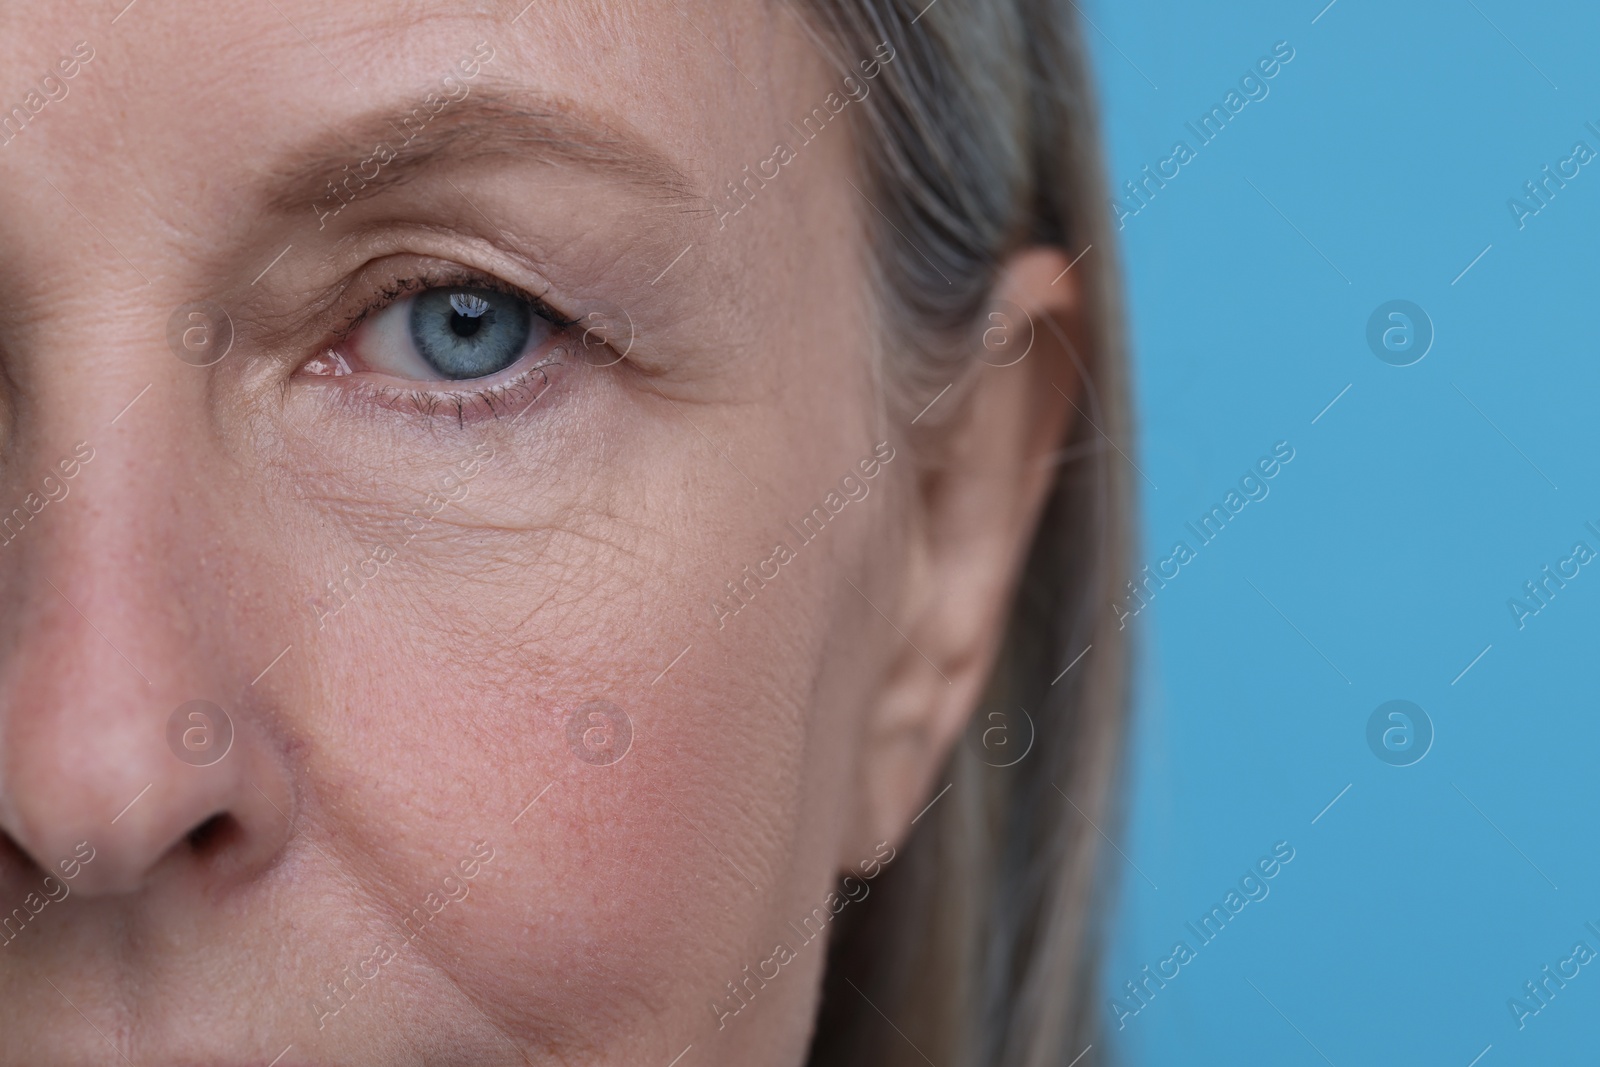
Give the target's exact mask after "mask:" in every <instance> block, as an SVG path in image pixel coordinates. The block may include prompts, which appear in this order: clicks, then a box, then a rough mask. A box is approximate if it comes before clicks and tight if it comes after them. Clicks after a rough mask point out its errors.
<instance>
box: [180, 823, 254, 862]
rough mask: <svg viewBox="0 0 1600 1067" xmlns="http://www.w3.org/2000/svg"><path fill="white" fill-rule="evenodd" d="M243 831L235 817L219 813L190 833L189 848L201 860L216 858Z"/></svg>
mask: <svg viewBox="0 0 1600 1067" xmlns="http://www.w3.org/2000/svg"><path fill="white" fill-rule="evenodd" d="M243 830H244V828H243V827H241V826H240V825H239V821H238V820H237V819H235V818H234V817H233V816H231V815H228V814H226V813H218V814H216V815H213V816H211V818H209V819H207V820H206V821H205V822H203V823H201V824H200V825H199V826H196V827H195V828H194V829H193V830H190V831H189V836H188V841H189V848H190V850H192V851H193V852H194V854H195V855H196V856H199V857H201V858H205V857H208V856H214V855H216V854H217V853H219V852H222V851H224V850H225V849H227V847H228V846H229V845H230V844H232V843H233V842H234V841H235V840H237V839H238V837H239V836H240V834H241V833H243Z"/></svg>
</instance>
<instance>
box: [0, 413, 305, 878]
mask: <svg viewBox="0 0 1600 1067" xmlns="http://www.w3.org/2000/svg"><path fill="white" fill-rule="evenodd" d="M145 399H146V400H148V399H150V398H148V397H147V398H145ZM163 406H164V405H162V404H160V403H152V404H150V406H149V410H147V411H146V412H144V413H143V414H145V415H146V419H145V420H144V421H143V423H137V422H129V423H127V424H121V425H118V426H110V427H107V428H106V429H105V430H104V431H102V434H101V437H100V439H99V440H98V441H93V442H91V441H90V440H89V436H90V434H88V433H85V432H80V433H79V434H78V435H77V436H75V437H73V438H72V439H66V438H62V437H53V438H52V439H51V440H50V441H49V442H47V443H45V444H42V445H40V446H39V447H37V448H35V449H32V450H31V451H33V452H34V453H35V454H33V455H28V456H21V457H15V463H14V466H15V470H16V471H17V472H18V475H19V477H18V478H16V479H12V480H13V481H20V483H21V485H20V486H18V487H17V488H14V489H12V493H13V494H14V495H15V494H18V493H20V494H21V496H20V500H21V501H22V509H23V511H24V512H27V513H28V518H27V521H26V522H25V523H22V522H20V520H19V519H18V517H17V516H15V515H9V514H8V513H7V512H5V511H0V576H3V583H4V584H3V589H4V598H5V602H6V606H7V611H6V612H5V615H6V622H5V623H3V624H0V627H3V630H4V631H6V632H5V633H4V640H3V643H0V829H3V830H4V831H5V832H6V833H7V834H8V835H9V836H11V837H12V838H13V840H14V841H15V842H16V843H17V844H18V845H19V846H20V847H21V848H22V850H23V851H24V852H26V853H27V854H28V855H30V856H31V857H32V859H33V860H34V861H35V862H36V863H37V864H38V865H39V866H41V867H44V868H46V869H47V870H53V869H54V868H55V866H56V865H57V864H58V863H59V862H60V861H62V860H64V859H69V858H70V857H72V856H73V855H74V853H75V850H78V849H80V848H83V847H87V848H90V849H92V850H93V851H94V854H95V860H94V861H93V863H91V864H85V865H84V866H83V869H82V875H81V877H80V880H79V881H78V882H77V883H75V888H77V889H79V890H86V891H90V892H94V891H103V892H118V891H128V890H132V889H134V888H137V887H138V886H140V885H141V884H143V883H144V881H145V880H146V879H147V877H148V876H149V874H150V872H151V871H152V870H153V869H154V868H155V867H156V866H157V865H158V864H159V863H160V862H161V861H162V860H163V859H164V858H166V857H167V856H168V855H171V854H174V853H176V854H178V855H179V856H180V857H181V856H184V855H187V853H186V852H185V848H186V844H185V843H186V842H188V841H191V840H192V839H193V835H194V834H195V832H196V831H197V830H198V829H199V828H201V827H202V826H205V825H207V824H208V823H209V822H212V821H213V820H215V819H216V818H217V817H219V816H220V817H223V820H224V821H230V820H231V822H232V824H233V829H234V831H242V832H234V833H232V834H231V837H232V839H234V843H233V845H231V846H230V847H231V848H232V850H233V851H235V852H238V851H240V850H241V849H240V847H239V844H240V842H246V843H247V844H248V845H249V848H246V849H244V851H251V850H254V851H255V852H259V851H260V850H261V848H263V847H267V846H270V845H271V843H272V841H273V840H274V839H275V835H276V831H275V830H274V826H275V824H278V823H281V822H282V821H283V818H284V816H283V815H281V814H280V812H282V811H285V810H287V809H288V807H289V803H290V801H289V798H288V796H287V795H286V778H285V776H284V775H283V774H282V773H281V768H279V767H278V766H276V765H275V761H274V760H273V759H272V756H271V746H270V745H268V744H267V741H266V738H264V737H263V736H261V734H260V732H259V731H258V730H256V729H254V728H253V726H254V724H253V723H252V722H251V721H250V717H249V716H244V715H242V714H241V712H240V709H239V706H238V704H239V701H240V699H241V696H242V695H244V694H245V692H246V690H247V686H246V683H247V682H248V681H249V680H248V679H242V678H239V677H238V676H237V674H236V672H235V671H234V670H233V669H232V664H233V663H234V662H235V661H236V657H234V656H232V655H230V648H229V645H228V642H229V634H230V631H229V629H228V626H227V622H228V620H227V619H226V618H225V617H223V616H224V615H225V612H226V595H227V588H228V585H229V581H228V578H227V576H226V574H225V573H224V572H223V571H225V568H223V567H222V565H221V563H220V561H219V556H220V553H219V552H218V550H217V546H218V543H219V540H220V539H219V537H218V535H217V533H216V530H217V528H218V523H219V517H218V516H215V515H213V514H212V513H211V512H212V510H213V505H211V504H210V503H209V501H208V497H207V496H206V494H203V493H201V492H198V491H197V490H198V487H199V485H200V484H201V480H200V477H199V475H200V474H201V472H202V470H203V467H204V464H203V463H197V462H196V461H195V459H194V456H193V448H194V446H196V445H198V444H200V443H201V442H200V441H199V440H198V439H196V440H194V441H188V440H184V439H182V437H181V435H177V434H174V433H173V431H172V426H173V423H172V422H170V421H168V420H169V419H170V418H171V415H170V413H167V412H163V410H162V408H163ZM163 415H166V416H167V418H165V419H163V418H161V416H163ZM195 436H196V438H198V437H199V435H198V434H196V435H195ZM47 479H48V482H47V481H46V480H47ZM30 493H31V494H34V495H33V496H32V497H31V498H30V497H29V496H28V494H30ZM52 498H53V499H52ZM40 499H44V500H47V501H48V502H47V503H45V505H44V506H43V507H40V508H39V510H38V511H37V512H34V511H33V510H32V506H33V505H37V503H38V501H39V500H40ZM30 501H31V503H30ZM3 507H4V505H3V503H0V508H3ZM8 518H9V519H11V520H14V521H16V522H17V523H19V528H18V529H17V530H16V532H15V533H13V534H10V539H9V540H6V537H5V536H4V535H6V534H7V533H8V530H7V528H6V523H7V521H8ZM219 568H220V569H219Z"/></svg>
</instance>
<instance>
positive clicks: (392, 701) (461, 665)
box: [311, 488, 844, 1050]
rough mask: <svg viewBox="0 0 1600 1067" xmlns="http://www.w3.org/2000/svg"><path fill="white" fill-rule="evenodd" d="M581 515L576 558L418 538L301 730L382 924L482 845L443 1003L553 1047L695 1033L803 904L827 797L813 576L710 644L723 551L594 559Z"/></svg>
mask: <svg viewBox="0 0 1600 1067" xmlns="http://www.w3.org/2000/svg"><path fill="white" fill-rule="evenodd" d="M487 492H488V490H487V488H486V489H485V493H486V495H487ZM797 510H798V509H797ZM600 511H601V509H598V508H597V509H595V510H594V511H593V512H592V513H586V516H585V517H583V518H579V519H574V520H569V521H568V522H567V523H564V525H567V526H578V527H586V528H588V529H589V530H590V531H592V532H593V534H594V536H584V537H578V536H576V535H574V534H572V533H570V532H565V531H558V530H549V531H544V532H542V533H540V534H539V535H538V536H536V537H534V538H533V539H532V542H531V543H530V545H528V546H525V549H524V550H518V549H512V548H505V547H502V548H500V549H498V550H496V551H494V552H485V553H483V554H482V555H481V556H477V557H474V558H473V559H471V560H465V559H463V558H462V556H461V554H460V553H459V551H455V552H447V551H445V550H446V548H447V547H448V546H447V545H446V544H445V543H444V542H438V543H434V542H432V541H429V540H427V539H425V538H419V539H418V541H417V542H413V545H412V546H410V547H411V549H412V554H411V555H410V556H404V555H403V556H402V557H401V558H400V559H398V560H397V561H396V563H395V564H392V565H389V566H388V567H386V568H385V572H386V573H384V574H383V575H380V577H378V578H377V579H375V580H374V581H373V582H371V583H370V584H369V585H368V586H367V587H366V588H365V589H363V590H362V592H361V593H360V594H359V595H358V596H357V597H356V598H355V599H353V600H352V601H351V603H350V606H349V607H348V608H347V609H345V610H344V611H342V612H341V613H340V615H339V616H338V617H337V618H336V619H335V620H334V622H333V623H332V625H333V626H334V627H338V628H339V630H338V635H337V640H334V641H329V640H327V639H326V638H325V639H323V640H322V641H321V642H319V643H317V644H315V645H313V646H311V647H312V649H313V654H314V655H317V656H319V657H320V658H321V662H320V664H319V668H320V671H319V673H321V674H322V675H323V676H324V677H325V678H327V679H328V685H329V687H330V689H332V690H335V691H336V692H337V693H338V694H339V696H338V697H336V698H331V699H336V702H337V704H338V706H339V707H340V708H341V713H340V715H339V717H338V719H337V721H336V723H335V724H331V725H324V726H318V727H316V728H317V729H319V730H321V731H323V733H322V736H321V737H320V738H319V739H318V742H317V749H318V754H317V756H316V757H314V759H315V762H316V764H317V766H318V767H319V768H320V771H321V773H322V775H323V779H324V788H323V795H324V802H325V804H326V807H327V810H329V811H330V812H336V813H337V817H338V821H339V823H340V826H341V827H342V830H343V832H344V833H346V834H349V835H351V836H354V837H356V838H359V839H360V840H361V842H362V849H361V850H362V851H363V852H366V853H368V854H371V855H378V856H382V857H385V862H386V865H387V866H386V869H385V870H384V871H383V875H382V879H381V880H382V881H383V882H384V883H385V884H387V885H391V886H395V887H397V888H396V889H395V891H394V896H393V899H392V900H391V901H390V902H389V903H390V905H391V906H396V907H399V908H400V909H401V910H404V908H406V907H409V906H410V905H411V904H414V903H416V902H419V901H420V900H421V899H422V898H423V897H424V896H425V895H426V894H427V893H428V892H438V891H439V886H440V883H441V880H442V878H443V877H444V876H445V875H446V874H450V873H453V872H455V871H456V865H457V861H458V860H460V859H461V858H462V857H464V856H466V855H467V850H468V848H469V846H470V845H471V843H472V842H475V841H486V842H488V843H489V844H490V845H492V846H493V847H494V849H495V853H496V854H495V857H494V859H493V860H491V861H489V862H487V863H485V864H483V869H482V871H481V873H480V874H479V875H478V876H477V877H476V878H475V879H473V880H472V882H471V893H470V895H469V896H468V897H467V898H466V899H465V900H463V901H460V902H456V903H452V904H450V905H449V906H448V907H446V908H445V909H444V911H443V912H442V913H440V915H439V916H438V918H437V920H436V926H435V927H434V930H435V932H434V933H432V934H430V937H432V938H434V939H435V941H436V942H437V943H439V944H448V945H449V947H450V951H449V952H448V953H447V954H441V956H445V955H447V956H448V957H449V959H451V960H452V961H453V962H452V963H451V964H450V966H449V978H450V980H451V982H452V983H453V984H454V985H456V986H458V987H461V988H463V989H466V990H469V991H470V992H471V994H472V996H473V998H474V999H475V1000H478V1001H480V1002H482V1003H485V1004H492V1005H494V1014H496V1015H497V1016H499V1017H500V1018H501V1019H503V1020H504V1021H505V1023H506V1025H508V1026H510V1027H512V1028H513V1029H515V1030H519V1031H525V1032H529V1033H541V1034H544V1035H549V1036H550V1038H551V1039H552V1040H553V1041H554V1042H555V1043H556V1044H557V1045H559V1046H561V1047H569V1048H571V1049H574V1050H582V1049H583V1048H584V1047H585V1043H586V1042H589V1041H592V1040H593V1035H595V1034H599V1033H624V1034H639V1033H643V1032H648V1030H649V1028H650V1027H651V1026H653V1025H654V1023H652V1021H651V1020H652V1019H654V1018H655V1017H657V1016H662V1015H663V1014H664V1015H666V1016H667V1017H671V1018H673V1019H675V1020H678V1021H677V1022H675V1023H674V1024H673V1025H674V1027H684V1026H687V1027H690V1028H693V1027H696V1026H699V1025H702V1024H704V1023H707V1022H709V1023H711V1024H712V1025H711V1029H712V1030H715V1025H714V1024H715V1019H714V1017H713V1016H712V1014H711V1013H710V1012H709V1011H708V1010H707V1008H706V1004H707V1003H708V1002H710V1001H712V1000H714V999H716V998H717V997H719V996H722V995H725V992H726V991H725V989H724V987H725V984H726V983H727V982H728V981H730V980H732V979H734V978H735V977H738V976H739V974H740V972H741V968H742V967H743V966H744V965H745V964H747V963H748V964H752V965H753V964H754V962H755V961H757V960H759V959H762V958H765V957H766V956H767V955H769V954H770V953H771V948H772V946H771V944H770V942H771V941H772V939H773V937H774V936H775V935H776V934H777V933H779V932H781V930H782V929H783V926H784V919H785V918H787V917H789V915H790V914H791V913H793V914H796V915H798V914H803V913H805V912H806V911H808V910H809V908H810V906H811V904H813V903H815V901H816V900H817V899H820V898H821V895H822V893H823V892H824V891H825V889H826V881H827V878H828V875H829V872H830V869H831V868H830V865H831V862H832V859H833V857H832V856H831V855H829V854H828V851H827V848H826V846H825V841H826V834H824V833H821V832H820V826H821V825H822V824H826V823H827V822H828V821H829V820H828V819H827V818H826V817H825V815H824V816H823V817H821V818H818V816H819V814H822V813H819V812H818V811H817V810H816V808H815V803H814V801H813V800H812V799H810V798H813V797H815V796H826V795H829V794H830V793H837V783H836V782H833V783H831V785H823V784H819V783H816V782H812V781H809V780H808V779H807V777H806V776H807V774H808V773H809V772H810V771H811V770H812V769H813V768H812V767H811V764H810V763H808V758H809V759H811V760H812V761H814V760H815V757H816V753H817V752H818V745H819V739H818V738H817V737H816V736H814V735H815V733H816V731H817V723H816V722H814V721H813V719H812V718H811V715H810V708H809V706H808V705H807V703H806V696H807V695H809V694H812V693H814V692H815V690H816V686H815V681H816V678H815V675H816V671H817V663H818V662H819V661H820V659H821V657H822V651H821V638H820V637H811V638H807V637H806V636H805V635H806V634H808V633H811V634H820V633H821V632H822V631H824V630H825V627H823V626H821V625H820V624H819V620H820V619H821V617H822V615H821V611H820V608H819V607H817V606H816V599H817V594H816V589H817V588H818V579H819V578H820V577H821V576H822V575H824V574H825V573H826V560H825V559H824V558H822V557H821V556H820V554H819V555H818V556H817V558H814V559H809V560H802V561H798V562H797V563H796V564H794V565H791V567H785V568H784V573H783V575H782V576H781V577H780V579H779V581H778V582H777V583H774V585H773V586H771V587H769V589H768V590H766V591H765V592H764V594H763V595H765V596H766V597H767V598H768V600H767V602H765V603H764V604H763V605H762V607H763V609H764V610H763V611H755V610H752V611H751V612H749V613H747V614H745V615H742V616H741V617H740V618H739V619H738V620H737V622H738V625H737V626H735V627H730V628H729V630H728V631H726V632H721V633H719V632H717V631H716V630H715V623H714V618H713V616H712V615H711V613H710V612H709V611H707V610H705V606H704V602H705V600H706V599H707V594H708V593H709V592H710V591H711V590H715V589H717V588H718V587H720V585H721V580H722V579H723V578H731V577H734V576H735V574H736V570H730V568H729V567H728V565H727V563H726V562H724V561H723V560H722V558H721V553H722V552H723V551H726V552H727V554H728V558H732V559H738V558H740V551H741V550H740V549H738V548H733V549H725V548H723V547H721V546H718V547H717V548H715V549H712V548H707V549H705V553H706V554H705V556H704V557H703V558H700V559H694V560H685V559H683V558H682V557H681V556H680V557H678V558H677V559H676V560H673V559H672V558H671V557H669V555H667V554H666V553H665V552H663V553H661V554H659V555H657V554H656V553H654V552H650V551H631V552H623V551H619V550H618V549H617V548H616V547H614V545H615V544H616V543H618V537H619V536H620V532H619V531H613V530H604V529H603V524H604V519H603V518H602V517H601V516H600ZM751 524H752V526H754V527H755V528H757V529H760V528H761V527H762V525H763V524H762V523H761V522H760V521H759V519H758V518H755V517H752V518H751ZM840 536H844V535H843V534H841V535H840ZM752 558H753V557H752ZM805 566H809V567H810V568H811V569H810V570H809V571H807V570H802V569H799V568H801V567H805ZM724 572H727V573H724ZM364 598H365V599H366V602H365V603H363V599H364ZM686 648H687V652H685V649H686ZM680 654H682V655H681V658H680ZM838 736H839V734H838V731H831V732H830V733H829V734H828V735H827V737H826V738H824V739H823V740H824V741H828V740H831V739H833V738H836V737H838ZM619 756H620V758H619ZM827 764H828V765H829V766H833V767H838V766H842V761H840V760H838V759H831V760H829V761H827ZM441 895H442V894H441ZM802 902H804V903H802ZM811 955H813V956H816V957H817V959H816V960H815V961H814V964H813V962H812V961H807V962H806V963H804V964H802V965H801V966H798V967H795V968H792V969H786V974H787V975H788V976H787V977H786V978H785V980H784V981H785V983H786V987H785V990H784V995H783V997H782V1000H781V1003H782V1004H784V1005H785V1006H787V1007H789V1008H798V1009H801V1010H802V1011H803V1009H804V1008H805V1007H806V1005H807V1003H808V998H809V995H810V986H811V982H810V980H809V979H808V978H807V977H805V976H804V974H803V972H804V970H805V969H806V967H809V966H813V965H816V966H820V962H821V957H822V952H821V951H819V950H814V951H812V952H811ZM777 999H778V998H774V1000H775V1001H776V1000H777ZM750 1029H751V1032H752V1033H753V1032H755V1028H753V1027H752V1028H750ZM674 1032H676V1031H674ZM691 1040H695V1037H694V1035H693V1034H690V1035H688V1036H685V1037H684V1039H683V1042H684V1043H687V1042H689V1041H691Z"/></svg>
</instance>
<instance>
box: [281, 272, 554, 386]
mask: <svg viewBox="0 0 1600 1067" xmlns="http://www.w3.org/2000/svg"><path fill="white" fill-rule="evenodd" d="M564 328H565V324H564V323H562V322H558V321H555V319H554V317H553V316H551V315H550V314H549V313H548V312H547V311H546V310H545V309H543V308H542V306H541V305H539V304H538V303H537V302H536V301H534V300H533V299H532V298H530V297H527V296H524V295H521V294H518V293H514V292H505V291H500V290H495V289H490V288H486V287H482V286H472V285H459V286H437V287H430V288H426V289H421V290H419V291H417V292H413V293H410V294H408V295H406V296H404V297H402V298H400V299H398V300H395V301H393V302H392V303H390V304H389V305H388V306H386V307H383V308H382V309H381V310H379V311H377V312H376V313H374V314H371V315H368V316H367V317H366V318H364V319H363V320H362V321H361V322H360V324H359V325H358V326H357V327H356V329H355V330H354V331H352V332H351V333H350V335H349V336H348V337H347V338H345V340H344V341H343V342H341V343H340V344H339V345H337V346H335V347H334V348H333V349H331V350H330V351H329V353H328V356H327V360H328V362H329V364H330V365H329V367H328V368H327V369H324V370H323V371H322V372H323V373H330V372H331V373H340V372H341V371H342V372H344V373H348V371H349V369H350V368H359V369H361V370H366V371H372V372H375V373H377V374H382V375H387V376H389V377H393V378H402V379H407V380H410V381H417V382H429V381H439V380H444V381H469V380H472V379H477V378H488V377H491V376H493V375H496V374H499V373H500V372H501V371H504V370H507V369H509V368H511V367H513V366H515V365H516V364H517V363H518V362H519V361H520V360H521V359H522V358H523V357H524V356H526V355H529V354H538V353H541V352H543V351H544V350H546V349H547V348H548V347H549V346H550V344H551V342H552V341H553V340H555V339H556V338H557V337H558V336H559V334H560V333H561V331H562V330H563V329H564ZM340 364H342V366H340ZM308 370H310V371H311V372H312V373H316V372H317V370H318V368H317V367H310V368H308Z"/></svg>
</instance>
